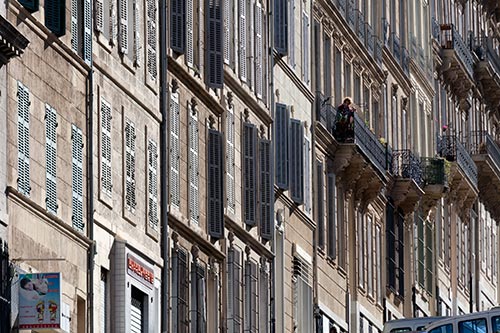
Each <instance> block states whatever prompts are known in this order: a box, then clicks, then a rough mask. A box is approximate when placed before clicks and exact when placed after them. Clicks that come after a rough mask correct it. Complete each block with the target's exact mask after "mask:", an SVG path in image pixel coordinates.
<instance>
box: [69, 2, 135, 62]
mask: <svg viewBox="0 0 500 333" xmlns="http://www.w3.org/2000/svg"><path fill="white" fill-rule="evenodd" d="M74 1H75V0H74ZM117 1H118V16H119V24H118V33H119V37H118V38H119V41H118V45H119V47H120V52H122V53H124V54H127V53H128V0H117Z"/></svg>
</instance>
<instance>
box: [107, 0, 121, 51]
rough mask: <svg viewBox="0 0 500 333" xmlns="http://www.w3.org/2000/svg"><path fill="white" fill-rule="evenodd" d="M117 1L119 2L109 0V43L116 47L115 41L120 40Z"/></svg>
mask: <svg viewBox="0 0 500 333" xmlns="http://www.w3.org/2000/svg"><path fill="white" fill-rule="evenodd" d="M117 1H119V0H109V15H110V19H109V42H110V44H111V45H115V41H116V40H118V22H117V17H116V10H117V7H118V4H117Z"/></svg>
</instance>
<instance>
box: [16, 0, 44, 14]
mask: <svg viewBox="0 0 500 333" xmlns="http://www.w3.org/2000/svg"><path fill="white" fill-rule="evenodd" d="M19 3H20V4H21V5H23V7H24V8H26V9H27V10H28V11H29V12H31V13H33V12H36V11H38V7H39V1H38V0H19Z"/></svg>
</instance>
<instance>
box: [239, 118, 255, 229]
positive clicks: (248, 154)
mask: <svg viewBox="0 0 500 333" xmlns="http://www.w3.org/2000/svg"><path fill="white" fill-rule="evenodd" d="M242 139H243V145H242V146H243V156H242V159H243V212H244V221H245V223H246V224H247V225H250V226H254V225H255V224H256V223H257V220H256V216H255V211H256V209H257V207H256V206H257V142H256V141H257V128H256V127H255V125H253V124H249V123H244V124H243V134H242Z"/></svg>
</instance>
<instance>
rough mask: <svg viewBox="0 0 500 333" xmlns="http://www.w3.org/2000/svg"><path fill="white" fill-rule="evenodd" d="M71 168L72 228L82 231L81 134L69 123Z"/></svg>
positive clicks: (79, 130) (80, 131)
mask: <svg viewBox="0 0 500 333" xmlns="http://www.w3.org/2000/svg"><path fill="white" fill-rule="evenodd" d="M71 155H72V158H71V169H72V190H73V191H72V206H71V213H72V216H71V220H72V223H73V228H75V229H77V230H78V231H83V228H84V224H83V136H82V130H81V129H79V128H78V127H76V126H75V125H73V124H72V125H71Z"/></svg>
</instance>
